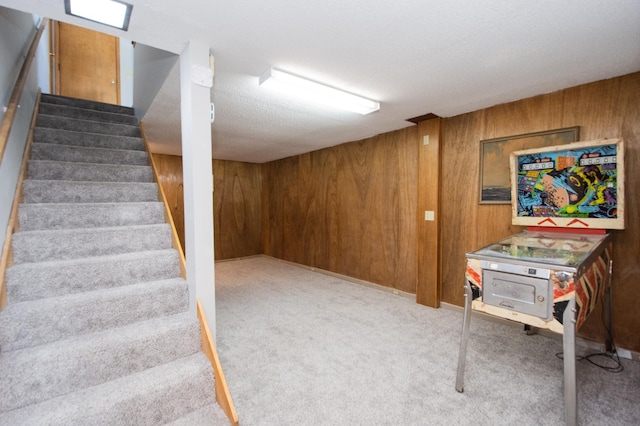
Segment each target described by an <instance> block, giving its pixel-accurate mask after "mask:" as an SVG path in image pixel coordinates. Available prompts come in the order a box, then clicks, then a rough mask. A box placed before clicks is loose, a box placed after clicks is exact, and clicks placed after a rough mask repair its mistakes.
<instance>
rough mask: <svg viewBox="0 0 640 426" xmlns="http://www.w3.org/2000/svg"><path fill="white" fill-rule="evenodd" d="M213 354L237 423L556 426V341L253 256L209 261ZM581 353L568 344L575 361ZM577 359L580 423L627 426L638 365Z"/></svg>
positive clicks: (633, 418) (635, 407)
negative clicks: (467, 331) (212, 268)
mask: <svg viewBox="0 0 640 426" xmlns="http://www.w3.org/2000/svg"><path fill="white" fill-rule="evenodd" d="M216 297H217V302H216V309H217V330H218V333H217V347H218V352H219V355H220V358H221V362H222V365H224V368H225V375H226V378H227V381H228V383H229V387H230V391H231V394H232V395H233V399H234V403H235V406H236V409H237V412H238V417H239V419H240V422H241V424H242V425H244V426H248V425H507V424H508V425H514V424H518V425H562V424H564V398H563V391H562V388H563V364H562V360H561V359H559V358H558V357H557V356H556V354H557V353H559V352H561V351H562V342H561V341H560V340H556V339H552V338H548V337H544V336H541V335H527V334H526V333H524V331H523V330H522V327H521V326H518V327H516V326H511V325H507V324H502V323H498V322H495V321H487V320H483V319H481V318H479V317H478V316H475V315H474V316H473V317H472V319H471V335H470V338H469V346H468V353H467V368H466V374H465V391H464V393H458V392H456V390H455V376H456V367H457V359H458V346H459V343H460V334H461V328H462V313H461V312H457V311H454V310H451V309H432V308H427V307H425V306H421V305H418V304H416V303H415V301H414V300H412V299H409V298H407V297H403V296H399V295H394V294H392V293H390V292H387V291H383V290H380V289H377V288H374V287H369V286H364V285H361V284H356V283H353V282H350V281H345V280H343V279H340V278H336V277H334V276H330V275H327V274H323V273H320V272H317V271H312V270H309V269H306V268H302V267H298V266H295V265H292V264H289V263H286V262H280V261H278V260H276V259H273V258H269V257H266V256H259V257H252V258H244V259H239V260H233V261H224V262H218V263H217V264H216ZM585 352H587V349H583V348H578V353H579V354H581V353H585ZM622 363H623V366H624V371H623V372H621V373H609V372H606V371H605V370H603V369H601V368H598V367H596V366H593V365H591V364H589V363H588V362H586V361H582V362H578V365H577V385H578V390H579V394H578V419H579V423H580V424H583V425H638V424H640V404H639V403H638V402H639V401H640V363H639V362H636V361H632V360H628V359H623V360H622Z"/></svg>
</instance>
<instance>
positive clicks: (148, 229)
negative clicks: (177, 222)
mask: <svg viewBox="0 0 640 426" xmlns="http://www.w3.org/2000/svg"><path fill="white" fill-rule="evenodd" d="M170 247H171V228H170V226H169V225H168V224H158V225H138V226H119V227H111V228H80V229H63V230H44V231H24V232H22V231H20V232H16V233H15V234H13V263H14V264H19V263H25V262H46V261H49V260H64V259H75V258H82V257H92V256H105V255H111V254H120V253H132V252H136V251H147V250H162V249H168V248H170Z"/></svg>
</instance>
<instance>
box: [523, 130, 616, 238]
mask: <svg viewBox="0 0 640 426" xmlns="http://www.w3.org/2000/svg"><path fill="white" fill-rule="evenodd" d="M621 146H622V145H621V142H620V143H617V140H614V141H599V143H587V142H579V143H576V144H571V145H563V146H558V147H554V148H552V149H548V150H546V151H537V152H536V151H533V150H528V151H520V152H515V153H514V158H512V167H513V168H514V169H515V170H512V173H513V174H514V177H515V185H514V188H512V191H513V192H514V193H515V197H514V198H515V200H514V201H513V204H512V205H513V208H514V218H513V219H514V220H513V223H514V224H526V225H536V226H573V227H576V228H589V227H592V228H618V229H619V228H621V227H623V226H624V221H623V208H622V202H621V197H622V195H623V190H622V186H621V185H620V184H621V182H622V180H623V179H622V176H623V175H622V173H621V170H623V169H622V159H623V156H622V152H621ZM520 219H522V220H524V222H525V223H523V222H518V221H519V220H520ZM594 220H595V222H594Z"/></svg>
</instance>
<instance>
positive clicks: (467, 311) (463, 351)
mask: <svg viewBox="0 0 640 426" xmlns="http://www.w3.org/2000/svg"><path fill="white" fill-rule="evenodd" d="M472 297H473V293H472V292H471V284H470V283H469V281H468V280H465V285H464V317H463V319H462V335H461V336H460V350H459V351H458V373H457V375H456V390H457V391H458V392H463V391H464V367H465V364H466V358H467V341H468V340H469V325H470V322H471V299H472Z"/></svg>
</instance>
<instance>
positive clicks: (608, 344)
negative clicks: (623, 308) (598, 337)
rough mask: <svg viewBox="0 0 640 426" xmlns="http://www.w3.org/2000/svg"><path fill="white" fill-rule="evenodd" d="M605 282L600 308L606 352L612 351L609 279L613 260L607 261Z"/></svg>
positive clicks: (611, 275)
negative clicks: (607, 267)
mask: <svg viewBox="0 0 640 426" xmlns="http://www.w3.org/2000/svg"><path fill="white" fill-rule="evenodd" d="M607 275H608V276H607V281H608V282H607V284H606V286H605V288H604V297H603V301H602V309H603V314H604V324H605V327H606V329H607V330H606V335H605V340H604V347H605V351H606V352H607V353H613V350H614V346H613V321H612V319H611V315H612V312H613V299H612V297H611V279H612V277H613V260H610V261H609V273H608V274H607Z"/></svg>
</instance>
